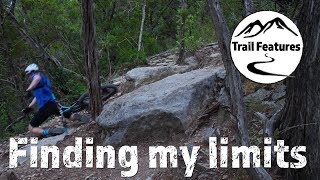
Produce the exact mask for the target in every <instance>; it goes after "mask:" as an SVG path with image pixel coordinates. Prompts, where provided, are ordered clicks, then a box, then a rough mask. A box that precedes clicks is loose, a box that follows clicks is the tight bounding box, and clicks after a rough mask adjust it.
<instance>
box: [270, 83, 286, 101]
mask: <svg viewBox="0 0 320 180" xmlns="http://www.w3.org/2000/svg"><path fill="white" fill-rule="evenodd" d="M285 95H286V86H285V85H280V86H278V87H277V88H276V89H275V90H274V92H273V94H272V96H271V98H272V100H273V101H278V100H279V99H282V98H283V97H284V96H285Z"/></svg>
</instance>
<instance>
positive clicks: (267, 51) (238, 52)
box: [230, 11, 303, 84]
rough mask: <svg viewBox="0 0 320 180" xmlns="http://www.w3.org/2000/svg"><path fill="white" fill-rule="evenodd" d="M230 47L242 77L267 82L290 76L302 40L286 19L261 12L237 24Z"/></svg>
mask: <svg viewBox="0 0 320 180" xmlns="http://www.w3.org/2000/svg"><path fill="white" fill-rule="evenodd" d="M230 49H231V56H232V59H233V62H234V64H235V66H236V67H237V69H238V70H239V71H240V72H241V73H242V74H243V75H244V76H245V77H246V78H248V79H250V80H252V81H255V82H258V83H265V84H270V83H275V82H278V81H281V80H283V79H285V78H287V77H290V74H291V73H292V72H293V71H294V70H295V69H296V67H297V66H298V64H299V62H300V59H301V55H302V50H303V41H302V38H301V34H300V32H299V30H298V28H297V26H296V25H295V24H294V23H293V22H292V21H291V20H290V19H289V18H287V17H286V16H284V15H282V14H279V13H277V12H273V11H261V12H257V13H254V14H251V15H250V16H248V17H246V18H245V19H244V20H242V21H241V22H240V23H239V25H238V26H237V28H236V29H235V30H234V32H233V35H232V39H231V43H230Z"/></svg>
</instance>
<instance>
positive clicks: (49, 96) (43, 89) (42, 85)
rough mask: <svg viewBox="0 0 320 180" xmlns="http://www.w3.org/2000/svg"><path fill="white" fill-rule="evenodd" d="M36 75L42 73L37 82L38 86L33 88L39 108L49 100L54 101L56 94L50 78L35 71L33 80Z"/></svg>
mask: <svg viewBox="0 0 320 180" xmlns="http://www.w3.org/2000/svg"><path fill="white" fill-rule="evenodd" d="M36 75H40V77H41V80H40V82H39V83H38V84H37V86H36V87H35V88H34V89H33V95H34V96H35V97H36V99H37V105H38V110H39V109H41V108H42V107H43V106H44V105H45V104H46V103H47V102H49V101H54V100H55V98H54V95H53V93H52V90H51V83H50V81H49V79H48V78H47V77H46V76H45V75H43V74H41V73H35V74H33V75H32V76H31V80H33V79H34V77H35V76H36Z"/></svg>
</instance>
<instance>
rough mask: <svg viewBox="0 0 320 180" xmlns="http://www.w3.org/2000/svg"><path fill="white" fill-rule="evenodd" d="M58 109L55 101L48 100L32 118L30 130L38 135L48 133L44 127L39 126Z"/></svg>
mask: <svg viewBox="0 0 320 180" xmlns="http://www.w3.org/2000/svg"><path fill="white" fill-rule="evenodd" d="M57 109H58V108H57V107H56V104H55V102H52V101H50V102H47V103H46V104H45V105H44V106H43V107H42V108H41V109H39V111H38V112H37V113H36V114H35V115H34V117H33V118H32V120H31V122H30V124H29V127H28V129H29V131H31V132H33V133H35V134H36V135H38V136H41V135H47V134H46V132H45V131H44V130H43V129H42V128H39V126H40V125H41V124H42V123H43V122H44V121H45V120H47V119H48V118H49V117H50V116H51V115H53V114H56V111H57Z"/></svg>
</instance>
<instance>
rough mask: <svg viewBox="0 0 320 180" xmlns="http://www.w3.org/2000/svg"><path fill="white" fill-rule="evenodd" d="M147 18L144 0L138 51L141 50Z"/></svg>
mask: <svg viewBox="0 0 320 180" xmlns="http://www.w3.org/2000/svg"><path fill="white" fill-rule="evenodd" d="M145 19H146V0H142V18H141V26H140V34H139V41H138V51H141V45H142V34H143V26H144V20H145Z"/></svg>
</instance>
